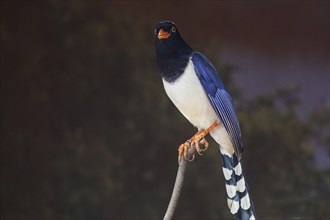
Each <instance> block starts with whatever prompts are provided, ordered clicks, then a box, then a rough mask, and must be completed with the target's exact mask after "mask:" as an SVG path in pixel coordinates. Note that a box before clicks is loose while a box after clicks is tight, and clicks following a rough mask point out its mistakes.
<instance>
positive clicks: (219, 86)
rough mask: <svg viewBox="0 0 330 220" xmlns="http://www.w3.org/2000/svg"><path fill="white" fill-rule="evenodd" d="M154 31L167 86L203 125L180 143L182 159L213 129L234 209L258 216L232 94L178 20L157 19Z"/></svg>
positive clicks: (242, 215) (248, 218)
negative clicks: (185, 37) (186, 36)
mask: <svg viewBox="0 0 330 220" xmlns="http://www.w3.org/2000/svg"><path fill="white" fill-rule="evenodd" d="M154 34H155V37H154V45H155V50H156V59H157V64H158V67H159V69H160V75H161V77H162V81H163V84H164V88H165V91H166V93H167V95H168V97H169V98H170V99H171V101H172V102H173V103H174V105H175V106H176V107H177V108H178V109H179V111H180V112H181V113H182V114H183V115H184V116H185V117H186V118H187V119H188V121H189V122H190V123H191V124H193V125H194V126H195V127H196V128H197V129H198V132H197V133H196V134H195V135H194V136H193V137H192V138H191V139H189V140H188V141H186V142H185V143H184V144H182V145H180V147H179V160H180V158H181V157H182V156H184V157H185V158H186V159H189V158H187V149H188V148H189V147H190V146H191V144H193V145H195V146H196V150H197V152H198V153H201V152H202V151H204V150H206V149H207V146H208V143H207V141H206V140H205V138H204V137H205V135H207V134H208V133H210V135H211V136H212V138H213V139H214V140H215V141H216V142H217V143H218V144H219V145H220V153H221V157H222V170H223V174H224V177H225V182H226V183H225V186H226V192H227V203H228V207H229V209H230V212H231V213H232V214H233V215H234V216H235V218H236V219H239V220H252V219H255V213H254V207H253V203H252V201H251V200H250V196H249V189H248V186H247V183H246V182H245V178H244V175H243V171H242V165H241V163H240V160H241V156H242V152H243V145H242V141H241V130H240V126H239V123H238V119H237V116H236V113H235V110H234V106H233V103H232V99H231V97H230V95H229V93H228V92H227V90H226V89H225V87H224V84H223V82H222V80H221V79H220V78H219V76H218V73H217V71H216V69H215V67H214V66H213V65H212V63H211V62H210V61H209V60H208V59H207V58H206V57H205V56H204V55H203V54H201V53H199V52H197V51H194V50H193V49H192V48H191V47H190V46H189V45H188V44H187V43H186V42H185V41H184V40H183V39H182V37H181V35H180V33H179V31H178V29H177V26H176V25H175V24H174V23H173V22H171V21H163V22H160V23H158V24H157V26H156V28H155V33H154ZM200 144H202V145H204V146H203V147H201V146H200ZM192 159H193V158H192Z"/></svg>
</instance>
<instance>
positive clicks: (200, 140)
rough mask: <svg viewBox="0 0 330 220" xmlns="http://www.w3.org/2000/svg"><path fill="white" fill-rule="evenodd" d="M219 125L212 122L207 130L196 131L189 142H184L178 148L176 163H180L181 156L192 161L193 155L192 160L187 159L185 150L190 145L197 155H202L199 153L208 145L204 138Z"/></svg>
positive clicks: (189, 159)
mask: <svg viewBox="0 0 330 220" xmlns="http://www.w3.org/2000/svg"><path fill="white" fill-rule="evenodd" d="M219 124H220V123H219V122H214V123H213V124H212V125H211V126H210V127H208V128H207V129H202V130H200V131H198V132H197V133H196V134H195V135H194V136H192V137H191V138H190V139H189V140H187V141H186V142H184V143H183V144H181V145H180V146H179V149H178V151H179V155H178V161H179V162H180V160H181V157H182V154H183V156H184V158H185V159H186V160H188V161H193V160H194V159H195V155H193V156H192V158H187V150H188V149H189V148H190V146H191V145H195V147H196V150H197V153H198V154H200V155H202V153H201V152H203V151H206V150H207V148H208V146H209V143H208V142H207V140H206V139H205V138H204V137H205V136H206V135H207V134H208V133H210V131H211V130H213V129H214V128H215V127H217V126H218V125H219ZM200 144H202V145H203V147H201V146H200Z"/></svg>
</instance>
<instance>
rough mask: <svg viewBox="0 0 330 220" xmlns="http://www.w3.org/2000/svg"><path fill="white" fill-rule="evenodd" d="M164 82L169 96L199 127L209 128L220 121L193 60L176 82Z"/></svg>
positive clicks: (191, 121)
mask: <svg viewBox="0 0 330 220" xmlns="http://www.w3.org/2000/svg"><path fill="white" fill-rule="evenodd" d="M163 83H164V88H165V91H166V93H167V95H168V97H169V98H170V99H171V100H172V102H173V103H174V105H175V106H176V107H177V108H178V109H179V110H180V112H181V113H182V114H183V115H184V116H185V117H186V118H187V119H188V120H189V121H190V123H192V124H193V125H194V126H196V127H197V128H199V129H202V128H207V127H209V126H210V125H211V124H213V123H214V122H215V121H218V117H217V115H216V113H215V112H214V110H213V108H212V106H211V104H210V102H209V100H208V97H207V95H206V93H205V91H204V89H203V87H202V85H201V83H200V81H199V79H198V77H197V75H196V73H195V70H194V66H193V63H192V61H191V60H190V61H189V63H188V65H187V68H186V69H185V71H184V73H183V74H182V75H181V76H180V77H179V78H178V79H177V80H176V81H175V82H172V83H169V82H166V81H165V80H163Z"/></svg>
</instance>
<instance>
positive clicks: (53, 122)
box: [1, 2, 330, 219]
mask: <svg viewBox="0 0 330 220" xmlns="http://www.w3.org/2000/svg"><path fill="white" fill-rule="evenodd" d="M130 4H133V6H132V5H130V7H127V5H125V4H119V3H118V4H114V3H113V4H105V3H104V2H103V3H101V2H99V3H93V4H88V3H87V2H74V3H70V4H69V3H58V2H50V3H40V2H39V3H36V2H34V3H31V2H28V3H23V2H20V3H16V4H15V3H10V2H7V3H6V4H4V6H6V7H5V9H6V10H2V12H1V13H2V15H1V18H2V19H1V74H2V76H1V98H2V100H1V219H161V218H162V216H163V214H164V212H165V209H166V207H167V203H168V201H169V197H170V194H171V191H172V187H173V183H174V178H175V175H176V169H177V161H176V160H177V158H176V157H177V155H176V154H177V152H176V149H177V146H178V145H179V144H180V143H181V142H182V141H184V140H186V139H187V138H188V137H190V136H191V135H192V134H193V132H194V131H195V130H194V129H193V128H192V126H191V125H190V124H189V123H188V122H187V121H186V120H185V119H184V118H183V117H182V116H181V115H180V113H179V112H178V111H177V110H176V109H175V108H174V106H173V105H172V104H171V103H170V101H169V100H168V98H167V97H166V95H165V93H164V91H163V88H162V83H161V79H160V76H159V74H158V69H157V68H156V65H155V58H154V51H153V27H154V25H155V24H156V23H157V22H158V20H159V18H158V17H157V13H156V12H155V11H152V10H151V9H152V7H151V6H150V7H147V8H144V9H143V7H139V6H138V4H135V3H130ZM2 6H3V5H2ZM135 9H138V10H135ZM205 46H206V47H207V46H208V45H205ZM212 51H216V49H214V48H213V49H212ZM203 53H205V54H207V55H208V56H209V57H213V61H214V63H215V64H216V66H217V67H218V69H219V72H220V75H221V77H222V78H223V80H224V82H225V84H226V85H227V87H228V88H229V90H230V91H231V93H232V94H233V98H234V100H235V103H236V105H237V111H238V115H239V119H240V123H241V127H242V131H243V134H242V135H243V142H244V145H245V153H244V156H243V164H244V167H245V170H246V171H245V172H246V175H247V179H248V182H249V185H250V188H251V193H252V197H253V200H254V203H255V207H256V210H257V217H258V218H259V219H326V218H329V216H330V214H329V208H328V207H329V192H330V191H329V188H330V181H329V169H321V168H318V167H317V166H315V161H314V148H313V145H315V146H323V147H325V146H329V107H325V108H324V109H318V110H317V111H315V112H313V113H311V115H310V117H304V118H302V117H300V116H299V115H298V113H297V110H298V108H299V99H298V98H297V96H296V92H297V90H296V89H295V88H285V89H279V90H276V91H274V92H273V93H270V94H265V95H263V96H260V97H257V98H253V99H246V98H245V97H244V96H243V95H242V94H241V92H240V90H239V88H237V87H235V83H234V82H233V81H232V78H231V76H232V74H231V73H232V69H231V68H230V66H229V65H227V64H223V63H219V62H217V60H216V59H215V57H216V55H215V54H212V52H210V53H208V52H207V51H203ZM233 65H234V64H233ZM315 146H314V147H315ZM328 153H329V152H328ZM220 164H221V162H220V157H219V153H218V147H217V146H216V145H215V143H214V142H211V147H210V150H209V151H208V152H206V154H205V156H203V157H199V158H197V159H196V160H195V162H194V163H192V164H191V166H190V167H189V169H188V171H187V176H186V180H185V184H184V189H183V195H182V197H181V199H180V204H179V207H178V209H177V213H176V218H177V219H232V216H231V215H230V213H229V210H228V208H227V205H226V199H225V198H226V196H225V191H224V180H223V177H222V173H221V169H220Z"/></svg>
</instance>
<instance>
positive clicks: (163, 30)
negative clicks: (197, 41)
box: [154, 21, 192, 58]
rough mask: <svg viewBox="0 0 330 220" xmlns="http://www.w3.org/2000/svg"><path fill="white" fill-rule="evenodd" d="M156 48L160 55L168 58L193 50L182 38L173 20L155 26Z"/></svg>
mask: <svg viewBox="0 0 330 220" xmlns="http://www.w3.org/2000/svg"><path fill="white" fill-rule="evenodd" d="M154 38H155V49H156V54H157V56H159V57H163V58H167V57H172V58H173V56H176V55H181V54H182V53H187V52H188V51H189V53H190V52H191V50H192V49H191V48H190V46H189V45H188V44H187V43H186V42H185V41H184V40H183V39H182V38H181V35H180V33H179V31H178V28H177V26H176V25H175V24H174V23H173V22H172V21H162V22H159V23H158V24H157V26H156V28H155V36H154Z"/></svg>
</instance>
